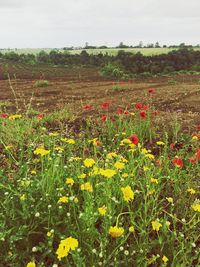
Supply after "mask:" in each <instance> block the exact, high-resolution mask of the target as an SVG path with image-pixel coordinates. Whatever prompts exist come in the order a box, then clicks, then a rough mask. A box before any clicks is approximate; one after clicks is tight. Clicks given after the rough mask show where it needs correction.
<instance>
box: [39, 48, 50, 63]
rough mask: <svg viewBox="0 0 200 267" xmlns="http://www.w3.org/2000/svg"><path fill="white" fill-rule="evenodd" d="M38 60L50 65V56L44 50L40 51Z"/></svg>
mask: <svg viewBox="0 0 200 267" xmlns="http://www.w3.org/2000/svg"><path fill="white" fill-rule="evenodd" d="M37 60H38V62H40V63H49V54H48V53H47V52H45V51H44V50H42V51H40V52H39V54H38V55H37Z"/></svg>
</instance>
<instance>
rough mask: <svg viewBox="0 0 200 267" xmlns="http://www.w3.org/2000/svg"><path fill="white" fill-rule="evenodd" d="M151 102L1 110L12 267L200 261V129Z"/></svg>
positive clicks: (0, 237) (4, 234) (5, 260)
mask: <svg viewBox="0 0 200 267" xmlns="http://www.w3.org/2000/svg"><path fill="white" fill-rule="evenodd" d="M148 102H149V103H145V104H148V105H149V108H148V110H147V107H146V106H144V105H141V104H138V105H136V107H133V109H132V110H129V112H126V113H125V114H123V112H120V114H119V115H118V114H116V115H113V114H111V113H110V112H109V109H110V108H112V106H110V104H109V103H104V105H101V107H92V106H91V105H90V106H89V110H87V111H84V112H85V114H84V118H85V119H79V120H75V121H74V120H73V116H72V115H71V114H70V113H69V112H67V111H66V110H65V111H64V112H62V111H61V112H57V113H54V114H49V115H46V116H41V115H40V116H33V117H30V116H29V117H26V116H25V115H23V114H22V116H21V115H19V114H18V115H14V116H13V115H12V116H9V115H8V114H4V116H2V117H1V118H0V140H1V141H0V145H1V147H0V148H1V154H0V161H1V170H0V181H1V182H0V203H1V216H0V244H1V251H0V262H1V264H2V266H16V267H21V266H28V267H30V266H61V265H62V266H80V267H82V266H94V265H95V266H174V267H175V266H199V265H200V257H199V255H200V248H199V238H200V236H199V230H198V225H199V223H200V213H199V212H200V203H199V199H198V197H199V186H198V182H199V181H198V180H199V178H198V177H199V170H200V169H199V160H200V159H199V158H200V155H199V154H200V153H199V152H200V151H199V140H198V139H199V135H198V134H196V135H195V136H193V137H192V136H191V134H190V133H188V134H182V133H181V131H180V128H179V125H178V124H177V122H175V124H174V126H173V127H172V128H171V129H170V128H167V127H166V129H162V132H161V131H160V130H161V129H159V127H158V124H157V120H159V116H158V117H157V116H155V115H153V114H154V112H152V111H153V109H154V108H153V107H151V106H150V103H151V96H150V97H149V100H148ZM102 108H103V109H102ZM145 110H146V111H145ZM91 112H93V113H94V114H95V116H96V117H95V118H94V119H93V118H92V117H91ZM87 114H88V115H87ZM70 125H71V126H70ZM28 263H29V264H28ZM53 264H54V265H53ZM56 264H57V265H56Z"/></svg>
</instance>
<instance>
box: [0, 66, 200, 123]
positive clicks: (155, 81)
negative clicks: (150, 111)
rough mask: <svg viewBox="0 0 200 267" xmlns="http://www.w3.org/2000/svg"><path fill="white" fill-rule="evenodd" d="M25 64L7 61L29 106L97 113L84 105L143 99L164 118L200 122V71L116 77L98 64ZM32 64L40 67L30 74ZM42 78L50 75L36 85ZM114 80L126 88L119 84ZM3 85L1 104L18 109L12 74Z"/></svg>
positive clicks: (24, 105) (19, 96) (20, 95)
mask: <svg viewBox="0 0 200 267" xmlns="http://www.w3.org/2000/svg"><path fill="white" fill-rule="evenodd" d="M0 67H1V69H3V71H4V72H3V73H4V78H5V64H2V65H1V64H0ZM25 67H26V66H25ZM25 67H24V66H23V67H22V66H21V68H19V67H17V65H12V66H9V67H8V65H6V68H7V69H8V70H9V71H8V72H9V74H10V76H11V84H12V86H13V88H14V91H15V93H16V96H17V101H18V103H19V106H20V108H21V109H25V108H27V105H28V104H29V103H30V101H31V106H32V108H33V109H34V110H37V111H39V112H44V113H45V112H50V111H53V110H57V109H59V108H62V107H65V106H69V107H70V108H72V110H73V111H74V112H75V113H76V114H79V115H80V114H81V115H82V116H84V115H85V114H86V113H87V114H88V113H94V111H87V112H83V111H82V106H83V105H84V104H88V103H90V104H92V105H93V106H95V105H98V106H99V104H100V103H102V102H103V101H111V102H112V105H111V109H112V112H116V110H117V108H118V107H123V108H126V109H130V108H132V107H133V105H134V104H135V103H136V102H141V103H145V104H150V103H151V104H153V106H154V107H155V109H156V110H157V111H158V112H159V113H160V114H161V116H160V118H161V120H164V121H170V120H171V117H172V116H177V117H178V118H179V119H180V120H182V122H183V123H185V124H188V123H189V124H190V125H191V123H192V124H193V125H194V124H200V117H199V115H200V83H199V81H200V76H191V75H190V76H189V75H188V76H187V75H182V76H175V77H173V78H172V77H158V78H151V79H135V80H133V81H129V82H116V81H110V80H103V79H102V78H101V77H99V75H98V70H97V69H95V68H93V69H86V68H82V69H81V68H78V69H77V68H76V69H69V68H53V67H49V66H43V68H42V67H41V68H38V69H36V67H34V68H32V67H31V66H28V67H26V68H25ZM41 69H42V70H41ZM33 70H34V71H35V73H34V75H33V74H31V75H32V76H33V77H32V78H30V76H31V75H30V72H31V71H32V72H33ZM16 72H17V73H18V75H17V77H16V78H15V79H14V78H13V77H14V73H15V74H16ZM41 73H42V74H41ZM39 78H42V79H48V80H49V81H50V85H49V86H48V87H44V88H42V87H36V86H35V82H36V81H37V80H38V79H39ZM115 85H118V86H119V87H121V88H122V90H121V91H119V90H114V89H113V86H115ZM150 87H153V88H155V92H154V93H152V94H151V95H150V94H148V91H147V90H148V88H150ZM0 90H1V94H0V109H2V111H3V110H5V109H4V108H5V106H6V109H7V110H8V111H9V110H10V111H12V112H14V109H15V107H16V100H15V98H14V95H13V92H12V90H11V88H10V84H9V82H8V80H5V79H4V80H0Z"/></svg>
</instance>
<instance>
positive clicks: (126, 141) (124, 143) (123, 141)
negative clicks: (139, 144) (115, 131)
mask: <svg viewBox="0 0 200 267" xmlns="http://www.w3.org/2000/svg"><path fill="white" fill-rule="evenodd" d="M129 144H131V141H130V140H129V139H127V138H125V139H123V140H122V141H121V143H120V146H124V145H129Z"/></svg>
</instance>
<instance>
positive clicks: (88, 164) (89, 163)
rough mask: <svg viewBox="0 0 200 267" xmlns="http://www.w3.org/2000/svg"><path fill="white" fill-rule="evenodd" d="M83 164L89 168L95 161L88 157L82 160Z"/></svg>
mask: <svg viewBox="0 0 200 267" xmlns="http://www.w3.org/2000/svg"><path fill="white" fill-rule="evenodd" d="M83 164H84V165H85V167H87V168H90V167H92V166H93V165H94V164H95V161H94V160H93V159H90V158H88V159H85V160H84V161H83Z"/></svg>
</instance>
